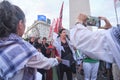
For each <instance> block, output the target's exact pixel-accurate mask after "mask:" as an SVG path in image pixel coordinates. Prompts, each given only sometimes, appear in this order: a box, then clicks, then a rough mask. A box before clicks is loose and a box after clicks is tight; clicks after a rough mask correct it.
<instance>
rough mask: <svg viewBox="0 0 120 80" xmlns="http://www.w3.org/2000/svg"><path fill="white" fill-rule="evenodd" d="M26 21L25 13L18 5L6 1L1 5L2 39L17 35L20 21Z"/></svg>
mask: <svg viewBox="0 0 120 80" xmlns="http://www.w3.org/2000/svg"><path fill="white" fill-rule="evenodd" d="M20 20H22V21H23V22H24V21H25V14H24V12H23V11H22V10H21V9H20V8H19V7H18V6H16V5H12V4H11V3H10V2H8V1H6V0H4V1H2V2H1V3H0V37H7V36H9V35H10V34H11V33H17V25H18V23H19V21H20Z"/></svg>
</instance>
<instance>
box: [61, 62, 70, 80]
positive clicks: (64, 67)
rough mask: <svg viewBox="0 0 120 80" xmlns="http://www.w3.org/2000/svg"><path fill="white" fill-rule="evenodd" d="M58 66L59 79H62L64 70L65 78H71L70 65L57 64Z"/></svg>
mask: <svg viewBox="0 0 120 80" xmlns="http://www.w3.org/2000/svg"><path fill="white" fill-rule="evenodd" d="M59 67H60V77H61V79H60V80H63V76H64V72H65V73H66V76H67V80H72V71H71V68H70V67H67V66H66V65H64V64H59Z"/></svg>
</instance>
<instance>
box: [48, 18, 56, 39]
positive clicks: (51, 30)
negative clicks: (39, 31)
mask: <svg viewBox="0 0 120 80" xmlns="http://www.w3.org/2000/svg"><path fill="white" fill-rule="evenodd" d="M55 24H56V21H55V19H53V21H52V24H51V25H50V31H49V36H48V38H50V37H52V33H53V28H54V27H55Z"/></svg>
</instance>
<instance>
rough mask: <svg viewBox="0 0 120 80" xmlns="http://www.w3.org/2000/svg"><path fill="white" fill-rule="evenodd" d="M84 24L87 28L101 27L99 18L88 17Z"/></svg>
mask: <svg viewBox="0 0 120 80" xmlns="http://www.w3.org/2000/svg"><path fill="white" fill-rule="evenodd" d="M86 24H87V25H88V26H96V27H100V26H101V21H100V18H99V17H93V16H88V18H87V20H86Z"/></svg>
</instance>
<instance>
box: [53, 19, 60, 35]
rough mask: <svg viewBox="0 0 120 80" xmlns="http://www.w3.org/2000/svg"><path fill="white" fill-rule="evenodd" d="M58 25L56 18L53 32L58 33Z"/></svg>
mask: <svg viewBox="0 0 120 80" xmlns="http://www.w3.org/2000/svg"><path fill="white" fill-rule="evenodd" d="M58 25H59V19H57V21H56V24H55V27H54V32H55V33H58V32H59V29H58Z"/></svg>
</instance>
